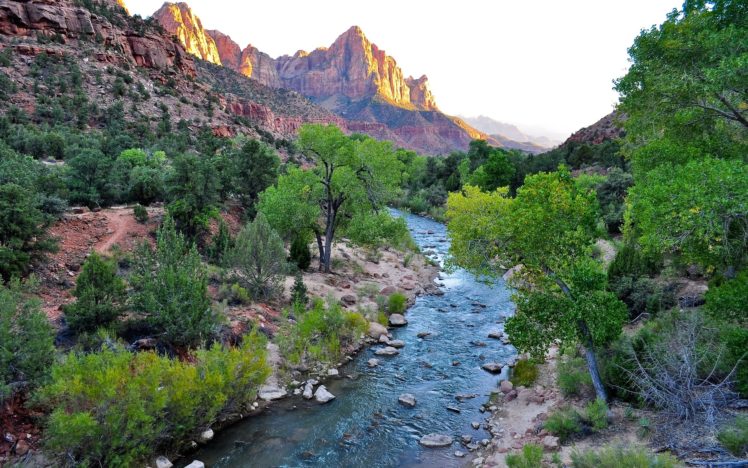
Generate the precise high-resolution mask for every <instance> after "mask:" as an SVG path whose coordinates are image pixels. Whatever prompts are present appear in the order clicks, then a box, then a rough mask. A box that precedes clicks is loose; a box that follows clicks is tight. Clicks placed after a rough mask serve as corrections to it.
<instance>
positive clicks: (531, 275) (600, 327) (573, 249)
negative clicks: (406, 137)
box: [447, 168, 626, 400]
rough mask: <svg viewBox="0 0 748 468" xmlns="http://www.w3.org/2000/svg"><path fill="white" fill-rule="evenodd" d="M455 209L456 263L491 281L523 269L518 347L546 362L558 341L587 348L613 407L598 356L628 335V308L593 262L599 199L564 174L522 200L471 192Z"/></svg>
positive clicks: (516, 320) (533, 182) (599, 389)
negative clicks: (503, 270) (510, 268)
mask: <svg viewBox="0 0 748 468" xmlns="http://www.w3.org/2000/svg"><path fill="white" fill-rule="evenodd" d="M447 207H448V211H447V216H448V218H449V230H450V234H451V236H452V238H453V244H452V248H451V253H452V256H453V262H456V263H457V264H460V265H464V266H466V267H468V268H470V269H472V270H476V271H480V272H483V273H485V272H488V273H496V272H497V271H498V265H517V264H521V265H522V268H521V269H520V272H519V273H517V274H516V278H515V279H514V281H513V283H514V285H515V286H516V287H517V288H518V291H517V293H516V294H515V296H514V300H515V302H516V304H517V311H516V314H515V316H514V317H512V318H511V319H510V320H509V321H508V322H507V332H508V333H509V334H510V336H511V337H512V342H513V343H514V344H515V346H517V347H518V349H520V350H523V351H529V352H530V353H531V354H532V355H533V356H535V357H540V358H542V357H543V356H544V354H545V352H546V351H547V349H548V347H549V346H550V345H551V344H552V343H554V342H555V341H556V340H561V341H562V342H570V341H579V342H580V343H581V344H582V345H583V346H584V349H585V356H586V359H587V367H588V370H589V372H590V376H591V377H592V381H593V385H594V387H595V390H596V393H597V395H598V397H599V398H602V399H603V400H607V395H606V392H605V388H604V387H603V384H602V381H601V379H600V374H599V370H598V365H597V358H596V353H595V348H596V347H599V346H601V345H604V344H606V343H608V342H610V341H611V340H613V339H615V338H616V337H617V336H618V335H619V334H620V332H621V329H622V326H623V322H624V320H625V318H626V307H625V305H624V304H623V303H622V302H620V301H619V300H618V299H617V298H616V297H615V296H614V295H613V294H612V293H610V292H607V291H606V290H605V289H606V282H607V278H606V274H605V272H604V271H603V270H602V266H601V265H600V264H599V263H598V262H597V261H595V260H593V259H592V256H591V247H592V244H593V241H594V240H595V238H596V234H597V233H596V224H597V219H598V210H597V200H596V198H595V194H594V192H592V191H590V190H581V189H580V188H579V187H578V185H577V184H576V183H575V182H574V180H573V179H572V178H571V175H570V173H569V171H568V170H567V169H565V168H562V169H561V170H560V171H558V172H553V173H540V174H536V175H533V176H529V177H527V179H526V181H525V185H523V186H522V187H521V188H520V189H519V190H518V191H517V196H516V197H515V198H514V199H511V198H508V197H507V189H504V190H501V191H497V192H494V193H493V194H485V193H483V192H479V191H477V189H475V188H466V193H465V194H461V193H454V194H451V195H450V198H449V201H448V203H447ZM484 208H485V214H484V213H481V211H482V210H483V209H484Z"/></svg>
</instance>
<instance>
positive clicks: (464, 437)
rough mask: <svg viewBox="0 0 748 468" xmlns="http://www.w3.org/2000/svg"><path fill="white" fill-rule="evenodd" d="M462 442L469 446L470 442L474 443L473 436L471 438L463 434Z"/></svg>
mask: <svg viewBox="0 0 748 468" xmlns="http://www.w3.org/2000/svg"><path fill="white" fill-rule="evenodd" d="M460 441H461V442H462V443H463V444H465V445H467V444H469V443H470V442H472V441H473V436H471V435H470V434H463V435H462V436H461V437H460Z"/></svg>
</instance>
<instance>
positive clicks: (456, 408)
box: [447, 405, 460, 414]
mask: <svg viewBox="0 0 748 468" xmlns="http://www.w3.org/2000/svg"><path fill="white" fill-rule="evenodd" d="M447 411H451V412H453V413H457V414H460V408H458V407H456V406H452V405H450V406H447Z"/></svg>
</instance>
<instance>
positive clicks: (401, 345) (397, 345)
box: [389, 340, 405, 348]
mask: <svg viewBox="0 0 748 468" xmlns="http://www.w3.org/2000/svg"><path fill="white" fill-rule="evenodd" d="M389 345H390V346H392V347H393V348H404V347H405V342H404V341H403V340H391V341H390V342H389Z"/></svg>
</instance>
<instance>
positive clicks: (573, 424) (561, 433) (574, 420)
mask: <svg viewBox="0 0 748 468" xmlns="http://www.w3.org/2000/svg"><path fill="white" fill-rule="evenodd" d="M580 419H581V418H580V417H579V413H577V412H576V411H575V410H574V409H572V408H564V409H560V410H557V411H555V412H553V413H551V415H550V416H548V419H546V421H545V424H544V426H543V427H544V428H545V429H546V430H547V431H548V432H550V433H551V434H554V435H556V436H558V438H559V439H561V441H562V442H563V441H566V440H568V439H569V438H571V437H573V436H574V435H575V434H578V433H580V432H582V423H581V421H580Z"/></svg>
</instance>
